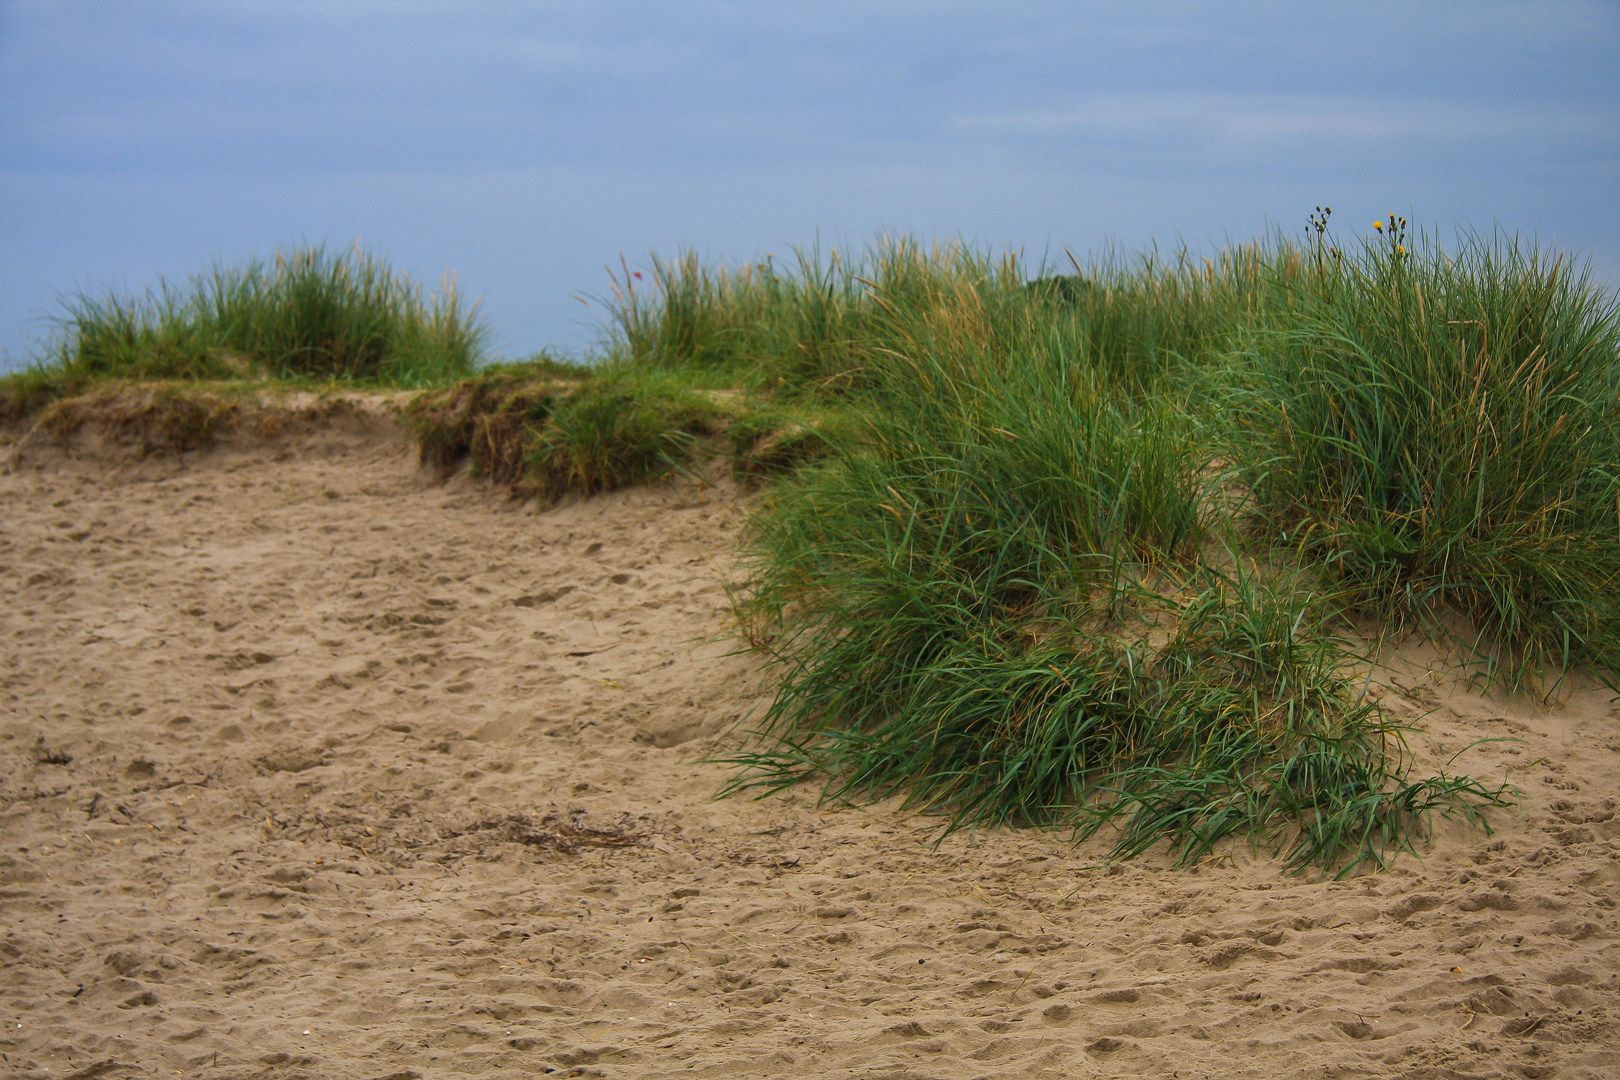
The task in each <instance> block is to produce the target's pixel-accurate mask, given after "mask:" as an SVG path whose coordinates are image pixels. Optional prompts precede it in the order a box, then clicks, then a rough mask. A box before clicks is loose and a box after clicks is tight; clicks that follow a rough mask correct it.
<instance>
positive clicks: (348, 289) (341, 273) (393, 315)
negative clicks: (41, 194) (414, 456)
mask: <svg viewBox="0 0 1620 1080" xmlns="http://www.w3.org/2000/svg"><path fill="white" fill-rule="evenodd" d="M60 328H61V341H60V342H59V344H58V347H57V350H56V353H55V355H54V356H52V357H50V358H49V359H48V360H47V361H46V362H45V363H44V364H43V365H42V366H43V367H44V368H46V369H47V372H46V373H47V374H48V375H54V376H55V377H56V378H57V380H58V381H60V382H62V383H64V384H65V385H67V386H68V387H72V386H80V387H82V386H84V385H88V384H89V383H90V382H92V381H94V380H97V379H106V378H119V379H131V380H175V379H183V380H229V379H277V380H325V381H344V382H363V383H364V382H369V383H380V384H386V385H390V386H420V385H428V384H434V383H440V382H443V381H445V380H446V379H450V378H455V377H458V376H462V375H466V374H468V373H470V372H471V371H472V370H473V369H474V368H475V367H476V366H477V364H478V362H479V360H480V358H481V355H482V348H483V341H484V338H485V336H486V332H485V330H484V329H483V327H482V325H481V324H480V322H479V320H478V316H477V311H476V305H471V306H469V305H467V304H466V303H465V302H464V300H463V299H462V298H461V296H460V295H459V294H458V293H457V291H456V288H455V282H454V279H452V278H448V277H447V278H446V279H445V282H444V284H443V287H442V288H441V289H440V291H439V292H438V293H435V294H434V295H432V296H430V297H424V295H423V293H422V290H421V289H420V287H418V286H417V285H415V284H413V283H412V282H411V281H410V280H409V279H407V278H405V277H404V276H402V275H399V274H396V273H394V271H393V270H392V268H391V267H390V266H389V265H388V263H387V262H386V261H384V260H382V259H379V258H377V257H375V256H372V255H370V254H368V253H366V252H363V251H360V250H359V249H355V250H353V251H350V252H348V253H346V254H343V255H335V254H332V253H331V252H329V251H327V250H326V249H325V248H323V247H312V248H300V249H297V250H294V251H292V252H291V253H289V254H286V255H283V254H282V253H281V252H277V253H276V256H275V258H274V259H273V261H272V262H271V263H270V264H268V265H267V264H265V263H262V262H259V261H252V262H249V263H247V264H246V265H244V266H239V267H221V266H216V267H215V268H214V269H213V270H211V271H209V272H208V273H206V274H202V275H198V276H196V277H194V278H192V279H191V281H190V283H189V284H188V286H186V287H184V288H182V287H179V286H174V285H171V284H169V283H162V284H160V285H159V286H158V287H157V288H156V289H154V290H150V291H148V292H147V293H146V294H144V295H142V296H125V295H120V294H116V293H108V294H106V295H91V294H81V295H80V296H78V297H77V298H75V299H74V300H72V301H70V302H69V304H68V309H67V312H66V314H65V315H64V316H63V318H62V319H61V320H60Z"/></svg>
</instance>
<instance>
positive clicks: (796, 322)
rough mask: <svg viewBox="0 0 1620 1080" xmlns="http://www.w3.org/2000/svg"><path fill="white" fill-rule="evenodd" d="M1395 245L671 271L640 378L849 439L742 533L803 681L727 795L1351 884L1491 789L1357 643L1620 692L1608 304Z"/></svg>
mask: <svg viewBox="0 0 1620 1080" xmlns="http://www.w3.org/2000/svg"><path fill="white" fill-rule="evenodd" d="M1390 226H1391V233H1394V232H1396V231H1397V230H1398V229H1399V228H1400V227H1401V226H1400V223H1397V222H1396V221H1394V220H1392V221H1391V223H1390ZM1405 239H1406V238H1405V237H1404V235H1402V236H1399V237H1392V236H1388V235H1380V236H1376V237H1373V238H1370V239H1369V240H1368V241H1367V242H1365V243H1360V244H1355V245H1346V247H1348V248H1349V249H1350V250H1349V251H1348V252H1346V251H1344V250H1340V248H1339V246H1338V245H1337V243H1336V242H1334V240H1333V238H1332V237H1331V235H1329V234H1326V233H1324V232H1321V231H1318V232H1317V233H1316V234H1315V235H1314V236H1308V238H1307V241H1306V242H1305V243H1303V244H1301V243H1297V242H1292V241H1289V240H1287V239H1286V238H1284V237H1281V236H1272V237H1270V238H1268V239H1266V240H1265V241H1262V242H1259V243H1252V244H1246V245H1242V246H1240V247H1236V248H1233V249H1231V250H1229V251H1227V252H1224V253H1222V254H1221V255H1220V256H1218V257H1216V258H1212V259H1209V260H1200V259H1194V258H1191V257H1189V256H1188V255H1187V253H1185V252H1182V253H1177V254H1176V255H1174V256H1172V257H1170V258H1167V259H1161V258H1159V257H1158V256H1157V255H1153V254H1150V255H1145V256H1142V257H1140V258H1137V259H1125V258H1121V257H1118V256H1114V255H1109V256H1106V257H1104V258H1101V259H1098V260H1093V261H1091V262H1089V263H1086V264H1081V263H1079V262H1076V263H1074V264H1073V265H1072V266H1071V267H1068V268H1064V269H1068V270H1071V271H1072V272H1069V273H1055V272H1053V271H1052V270H1051V269H1049V268H1045V267H1037V268H1034V270H1033V271H1030V270H1026V268H1024V267H1022V266H1021V265H1020V264H1019V263H1018V262H1017V261H1016V260H1014V259H1011V258H992V257H990V256H987V255H984V254H982V253H978V252H975V251H973V250H970V249H967V248H963V247H950V248H944V249H936V250H932V251H926V250H924V249H922V248H921V247H920V246H918V245H916V244H914V243H911V242H909V241H903V240H902V241H898V242H885V243H882V244H879V245H877V246H876V247H874V248H873V249H872V250H871V251H870V252H868V253H867V254H866V255H865V256H864V257H862V258H860V259H853V260H852V259H848V258H833V259H829V260H828V261H827V262H825V263H820V262H817V261H816V260H815V259H814V258H811V257H806V256H802V255H801V256H800V258H799V259H798V266H797V268H796V270H793V271H791V272H789V271H785V270H783V269H782V268H781V267H778V266H776V265H774V264H771V263H767V264H764V265H755V266H749V267H743V268H740V269H738V270H736V271H727V270H726V269H725V268H708V267H704V266H702V265H700V264H699V263H698V261H697V260H696V259H695V258H693V257H691V256H684V257H682V258H680V259H677V260H675V261H673V262H655V264H654V269H653V274H652V284H651V287H650V292H648V293H637V294H635V295H634V296H630V295H628V294H623V295H622V296H621V299H622V300H624V301H625V302H624V304H623V306H621V307H620V308H619V309H618V311H617V322H616V326H617V328H618V334H617V336H616V337H615V339H614V346H615V350H616V351H615V353H614V355H615V357H616V359H617V360H618V362H620V363H624V364H627V365H630V366H633V367H641V368H645V369H656V370H660V371H666V372H683V371H685V372H692V373H696V374H701V375H703V376H704V377H711V376H712V375H713V374H714V373H715V372H724V373H726V374H728V375H729V377H731V378H732V379H733V380H734V381H735V382H737V383H738V384H739V385H742V386H746V387H749V388H751V389H752V390H753V391H754V392H755V393H756V394H760V395H765V396H767V397H768V398H769V399H770V400H772V401H774V402H776V403H777V407H780V408H788V409H791V408H794V407H800V406H802V405H803V404H804V403H806V402H826V401H829V400H837V401H839V402H841V403H843V405H844V406H846V407H847V408H848V409H849V410H850V411H851V414H852V415H854V416H855V417H857V418H858V420H857V422H855V423H853V424H851V425H849V426H847V427H844V428H840V429H838V430H837V431H836V432H833V433H830V434H829V435H828V436H827V442H828V445H829V448H830V449H829V451H828V452H827V453H826V454H825V456H824V457H822V458H820V459H819V461H820V464H819V465H812V466H811V467H808V468H802V469H801V470H800V471H799V472H798V473H797V474H796V475H793V476H790V477H789V478H788V479H786V480H785V481H784V482H783V483H781V484H779V485H778V486H776V487H775V488H773V489H772V490H771V491H770V492H769V493H768V494H767V495H766V497H765V499H764V500H763V501H762V502H761V504H760V505H759V506H758V508H757V509H756V510H755V513H754V516H753V521H752V525H751V528H750V531H749V534H748V536H749V539H748V547H747V548H746V556H747V559H748V561H747V565H746V568H745V571H744V574H743V576H742V579H741V580H740V581H738V582H737V583H736V585H735V595H736V597H737V602H738V607H739V616H740V620H739V621H740V626H741V628H742V634H743V636H744V638H745V641H746V642H747V643H748V644H749V646H750V647H752V648H756V649H758V650H760V651H761V652H762V653H763V654H764V655H765V656H766V657H767V658H768V660H769V661H770V663H771V664H772V665H773V666H774V668H775V670H776V672H777V677H778V680H779V682H778V686H779V688H778V691H777V693H776V696H775V699H774V701H773V704H772V706H771V707H770V709H769V710H768V711H767V712H766V713H765V714H764V716H763V717H761V718H760V720H759V725H758V730H757V731H756V732H755V734H756V736H757V741H756V742H754V743H753V744H752V745H750V746H748V747H746V748H745V749H743V750H742V751H739V752H738V753H737V754H736V755H734V756H732V757H731V758H730V759H729V760H730V761H731V762H732V764H734V765H737V766H739V767H740V768H741V770H742V771H741V772H740V773H739V774H738V776H737V778H736V779H735V781H734V783H733V784H732V785H731V790H748V789H751V788H756V787H757V788H761V789H763V790H767V791H769V790H775V789H776V788H777V787H779V786H781V785H783V784H788V783H795V782H798V781H800V780H802V779H805V778H808V777H812V776H820V777H821V778H822V781H823V783H825V785H826V787H825V794H826V796H827V797H828V798H833V799H866V798H877V797H881V796H884V795H888V794H891V793H903V794H904V796H905V798H906V799H907V801H908V802H909V803H910V804H911V805H914V806H919V807H921V808H924V809H926V810H928V811H930V812H934V813H939V814H941V815H943V816H944V820H945V822H946V827H948V828H954V827H961V826H972V825H989V824H1037V825H1046V826H1057V825H1065V824H1066V825H1069V826H1072V827H1075V828H1078V829H1079V830H1080V831H1081V832H1083V833H1084V832H1089V831H1091V830H1094V829H1096V828H1098V827H1100V826H1101V825H1103V824H1105V823H1111V824H1115V825H1119V826H1121V828H1122V831H1121V832H1120V833H1119V834H1118V837H1119V839H1118V847H1117V849H1116V850H1117V852H1118V853H1119V854H1122V855H1128V854H1134V853H1138V852H1140V851H1141V850H1144V849H1145V848H1147V847H1150V846H1152V845H1155V844H1158V843H1160V842H1165V841H1168V842H1169V844H1170V846H1171V849H1172V850H1173V851H1174V852H1175V853H1176V855H1177V857H1178V858H1182V859H1196V858H1198V857H1201V856H1202V855H1204V854H1207V853H1208V852H1209V851H1210V850H1211V845H1213V844H1215V843H1217V842H1219V841H1220V840H1222V839H1224V838H1227V837H1232V836H1238V835H1243V836H1249V837H1252V838H1256V840H1257V842H1265V843H1269V844H1271V845H1272V846H1273V847H1275V848H1276V849H1277V850H1279V851H1280V852H1281V853H1282V855H1283V858H1284V860H1285V865H1287V866H1288V867H1290V868H1292V869H1300V868H1303V867H1306V866H1316V867H1321V868H1330V867H1331V868H1337V869H1339V870H1348V869H1351V868H1353V867H1355V866H1356V865H1359V864H1361V863H1363V862H1366V861H1368V860H1371V861H1373V862H1380V861H1382V860H1383V859H1384V858H1385V856H1386V854H1387V853H1388V852H1391V851H1396V850H1401V849H1403V848H1405V847H1406V846H1408V845H1410V844H1411V843H1412V842H1413V840H1414V839H1415V838H1416V837H1419V836H1421V835H1422V833H1423V830H1424V829H1425V828H1426V823H1427V820H1428V817H1429V816H1430V815H1431V814H1433V813H1435V812H1440V813H1454V814H1461V815H1464V816H1473V815H1474V814H1476V813H1477V811H1478V810H1479V809H1480V808H1482V807H1487V806H1493V805H1501V804H1502V803H1503V801H1504V800H1505V799H1507V798H1508V793H1507V790H1506V789H1504V788H1501V787H1493V786H1491V785H1488V784H1484V783H1481V782H1478V781H1475V780H1472V779H1469V778H1466V777H1451V776H1444V775H1441V776H1433V777H1421V776H1413V775H1412V774H1411V763H1410V759H1409V757H1408V756H1407V755H1406V754H1405V753H1404V750H1403V746H1404V744H1403V743H1402V741H1401V738H1400V735H1401V733H1400V731H1399V729H1398V728H1397V727H1396V726H1395V725H1393V724H1392V723H1391V722H1390V720H1389V719H1388V717H1387V716H1386V715H1385V714H1384V713H1383V712H1382V710H1381V709H1380V708H1379V707H1378V705H1377V703H1376V702H1374V701H1368V700H1363V699H1361V698H1360V697H1358V696H1357V694H1356V693H1354V684H1353V683H1352V681H1351V680H1350V678H1349V675H1350V673H1351V672H1354V671H1365V670H1366V669H1367V667H1368V663H1369V661H1367V660H1366V659H1365V658H1364V657H1362V656H1360V655H1359V653H1358V651H1357V647H1356V646H1355V644H1354V643H1353V642H1351V641H1346V640H1343V639H1341V638H1340V637H1339V636H1338V634H1337V633H1336V632H1335V631H1334V629H1333V628H1334V627H1335V626H1348V625H1349V623H1348V621H1347V620H1348V619H1350V618H1352V617H1356V616H1364V615H1374V616H1378V617H1382V618H1384V619H1386V620H1388V621H1389V623H1390V630H1391V631H1392V632H1393V633H1396V634H1400V633H1402V632H1404V631H1405V630H1407V629H1415V630H1418V631H1421V632H1426V633H1429V634H1431V635H1433V636H1436V637H1441V638H1446V639H1450V640H1456V641H1458V642H1459V643H1461V644H1463V645H1464V646H1465V647H1466V649H1465V653H1464V655H1465V656H1467V657H1472V658H1474V659H1477V660H1478V661H1479V662H1480V663H1482V665H1483V667H1482V669H1481V670H1482V674H1483V675H1484V677H1485V679H1486V681H1487V682H1488V683H1499V684H1502V685H1505V686H1506V687H1507V688H1509V689H1537V690H1546V689H1548V687H1549V685H1550V684H1555V683H1556V682H1557V680H1558V677H1559V676H1560V675H1561V674H1563V673H1566V672H1568V671H1570V670H1572V669H1573V668H1574V667H1576V666H1586V667H1588V668H1590V669H1591V670H1593V671H1594V672H1595V673H1597V674H1598V675H1599V676H1600V677H1604V678H1613V677H1614V675H1615V673H1616V660H1617V654H1616V653H1615V651H1614V644H1613V643H1614V640H1615V639H1614V636H1613V634H1614V628H1615V626H1616V625H1617V623H1616V619H1615V617H1614V611H1615V607H1614V605H1615V603H1616V601H1617V599H1620V587H1617V582H1620V573H1617V571H1620V563H1617V562H1616V561H1615V560H1616V559H1617V558H1620V556H1617V555H1616V554H1615V552H1616V551H1620V545H1617V544H1616V542H1615V541H1616V540H1620V490H1617V489H1616V488H1615V487H1614V486H1613V485H1614V483H1615V480H1616V476H1617V469H1620V454H1617V453H1616V445H1617V444H1616V441H1615V435H1616V432H1617V428H1616V423H1615V419H1616V418H1615V407H1614V402H1615V400H1616V398H1615V394H1614V389H1615V388H1614V378H1615V371H1616V369H1615V362H1616V349H1615V344H1616V335H1615V315H1614V309H1615V302H1614V299H1613V297H1612V296H1609V295H1607V294H1604V293H1602V292H1601V291H1599V290H1597V289H1595V288H1593V287H1592V285H1591V283H1590V282H1589V281H1587V280H1585V279H1583V278H1582V277H1581V276H1580V275H1579V274H1577V273H1574V272H1573V271H1572V270H1571V269H1570V268H1569V266H1568V264H1567V263H1566V262H1564V261H1561V260H1557V259H1551V260H1549V259H1548V258H1547V257H1545V256H1541V255H1539V254H1537V253H1535V252H1533V251H1531V252H1525V251H1522V250H1521V249H1519V248H1517V247H1516V246H1514V244H1513V243H1512V242H1510V241H1507V240H1504V239H1501V238H1491V239H1488V240H1484V239H1481V238H1478V237H1463V238H1461V240H1460V241H1459V243H1458V245H1457V247H1456V250H1454V251H1453V252H1451V253H1449V254H1447V253H1443V252H1441V251H1440V250H1439V249H1438V248H1437V247H1436V246H1434V245H1433V244H1430V243H1427V242H1425V241H1423V240H1422V239H1421V238H1420V239H1419V240H1418V241H1417V242H1415V243H1414V244H1413V245H1412V250H1407V247H1406V243H1405ZM1420 297H1421V300H1420ZM1246 560H1248V561H1249V562H1252V563H1254V565H1256V566H1259V567H1262V568H1264V569H1263V570H1255V569H1251V570H1249V571H1246V572H1239V571H1238V570H1237V569H1236V568H1237V567H1241V566H1243V565H1245V561H1246ZM1279 581H1286V582H1289V583H1290V584H1289V586H1288V587H1287V588H1277V587H1275V584H1276V582H1279ZM1459 628H1461V629H1459ZM1547 680H1550V683H1549V682H1548V681H1547Z"/></svg>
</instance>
